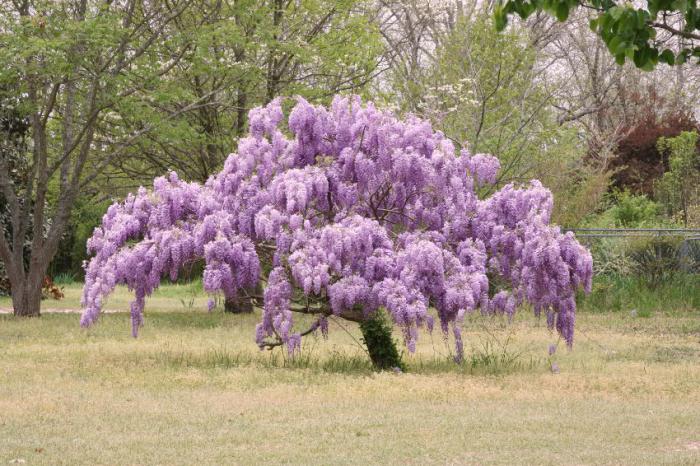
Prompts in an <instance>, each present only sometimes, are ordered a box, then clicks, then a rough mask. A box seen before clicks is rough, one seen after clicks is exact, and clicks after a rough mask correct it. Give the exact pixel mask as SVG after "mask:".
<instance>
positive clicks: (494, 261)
mask: <svg viewBox="0 0 700 466" xmlns="http://www.w3.org/2000/svg"><path fill="white" fill-rule="evenodd" d="M283 120H284V115H283V112H282V107H281V102H280V101H279V100H274V101H272V102H271V103H270V104H269V105H267V106H266V107H264V108H256V109H254V110H252V111H251V112H250V115H249V123H250V134H249V135H248V136H247V137H245V138H243V139H241V140H240V142H239V145H238V152H237V153H235V154H231V155H230V156H229V157H228V159H227V160H226V163H225V166H224V168H223V170H222V171H221V172H220V173H218V174H217V175H214V176H212V177H211V178H210V179H209V180H208V181H207V182H206V183H205V184H204V185H200V184H196V183H188V182H184V181H182V180H180V179H179V178H178V176H177V174H176V173H174V172H172V173H170V174H169V175H168V176H167V177H161V178H157V179H156V180H155V181H154V184H153V189H152V190H147V189H145V188H141V189H140V190H139V191H138V193H136V194H135V195H130V196H128V197H127V199H126V200H125V201H123V202H120V203H115V204H114V205H112V206H111V207H110V208H109V210H108V211H107V213H106V214H105V216H104V218H103V221H102V226H100V227H98V228H97V229H95V232H94V235H93V237H92V238H91V239H90V240H89V242H88V250H89V251H90V252H91V253H93V254H94V257H93V258H92V259H91V261H90V262H89V263H88V264H87V266H86V280H85V288H84V290H83V298H82V304H83V306H84V313H83V316H82V319H81V324H82V325H83V326H89V325H91V324H93V323H94V322H95V321H96V320H97V319H98V316H99V314H100V310H101V308H102V306H103V302H104V300H105V298H106V297H107V295H108V294H109V293H110V292H111V291H112V290H113V289H114V287H115V286H116V285H117V284H126V285H127V286H128V287H129V288H130V289H131V290H133V291H134V293H135V299H134V301H133V302H132V305H131V321H132V327H133V334H134V336H136V333H137V331H138V328H139V327H140V326H141V325H142V323H143V318H142V314H143V309H144V303H145V299H146V297H147V296H148V295H149V294H151V293H152V292H153V290H155V289H156V288H157V287H158V286H159V284H160V282H161V279H162V277H165V276H169V277H170V278H171V279H173V280H174V279H176V278H177V276H178V271H179V270H180V269H181V268H182V267H183V265H184V264H186V263H188V262H189V261H194V260H202V259H203V260H204V262H205V264H206V265H205V269H204V276H203V283H204V288H205V290H206V291H207V292H208V293H211V294H212V295H215V294H217V293H222V294H223V295H224V296H225V297H227V298H236V297H238V298H239V299H247V300H250V301H251V302H252V303H253V304H254V305H256V306H258V307H261V308H262V320H261V322H260V323H259V324H258V326H257V329H256V335H255V341H256V342H257V344H258V345H259V346H260V347H261V348H266V347H267V348H271V347H275V346H285V347H286V348H287V350H288V351H289V352H290V353H291V354H294V353H295V352H296V351H299V350H300V348H301V339H302V337H303V336H305V335H308V334H310V333H312V332H315V331H317V330H320V331H321V332H322V333H323V334H324V335H326V334H327V331H328V319H329V318H331V317H332V316H335V317H336V318H341V319H347V320H349V321H353V322H358V323H361V329H362V331H363V333H365V342H366V343H367V345H368V350H369V353H370V356H371V357H372V360H373V363H374V364H375V366H377V367H380V368H385V367H391V366H392V365H398V364H399V362H398V361H397V360H396V358H397V357H396V356H395V357H393V358H386V357H385V355H386V354H387V352H386V351H384V350H385V348H377V347H376V344H373V343H371V342H374V341H382V342H383V343H380V345H386V344H387V341H388V342H391V338H390V336H389V337H388V339H387V338H384V339H379V340H377V339H376V338H369V335H368V333H369V332H372V331H375V332H376V329H377V327H374V328H372V327H371V326H370V325H367V323H368V322H372V321H373V319H375V318H376V316H377V315H379V312H378V311H380V310H382V309H383V310H384V311H385V312H386V314H387V315H388V316H389V318H390V320H391V322H393V324H395V325H396V326H397V327H399V328H400V329H401V330H402V333H403V337H404V341H405V344H406V346H407V348H408V350H409V351H410V352H412V351H414V350H415V345H416V340H417V339H418V330H419V328H422V327H425V328H427V329H428V330H429V331H431V330H432V328H433V321H434V316H435V317H437V319H438V322H439V324H440V328H441V330H442V332H444V334H445V335H448V334H449V333H452V334H453V335H454V340H455V342H456V350H455V354H456V359H457V360H461V359H462V357H463V344H462V338H461V328H462V321H463V319H464V317H465V315H466V314H467V313H471V312H475V311H477V310H479V311H480V312H481V313H486V314H491V313H502V314H506V315H508V316H512V315H513V313H514V312H515V310H516V308H518V307H519V305H520V304H521V303H524V302H526V301H527V302H529V303H530V304H531V305H532V307H533V308H534V311H535V313H536V314H538V315H539V314H540V313H544V314H545V315H546V318H547V323H548V324H549V326H550V328H556V330H557V331H558V332H559V334H560V335H561V336H562V337H563V339H564V340H565V341H566V342H567V343H568V344H569V345H571V344H572V342H573V338H574V321H575V311H576V302H575V299H574V298H575V293H576V290H577V289H578V288H579V286H583V287H584V288H586V289H589V288H590V285H591V275H592V261H591V256H590V254H589V252H588V251H587V250H586V249H585V248H584V247H582V246H581V245H580V244H579V243H578V242H577V241H576V239H575V238H574V236H573V234H572V233H565V234H564V233H562V232H561V231H560V230H559V228H558V227H555V226H550V225H549V217H550V212H551V210H552V196H551V193H550V192H549V191H548V190H547V189H545V188H544V187H543V186H542V185H541V184H540V183H539V182H538V181H536V180H533V181H532V182H530V183H529V184H528V185H525V186H514V185H506V186H504V187H503V188H501V189H500V190H498V191H496V192H495V194H493V195H491V196H490V197H488V198H485V199H480V198H479V196H478V194H477V193H478V191H479V187H480V186H483V185H486V184H492V183H494V182H495V179H496V174H497V171H498V169H499V162H498V159H496V158H495V157H492V156H488V155H483V154H470V153H468V152H466V151H462V152H461V153H459V154H458V153H456V151H455V148H454V146H453V144H452V143H451V142H450V141H449V140H448V139H447V138H445V137H444V136H443V135H442V134H441V133H440V132H435V131H433V129H432V128H431V126H430V124H429V123H428V122H426V121H422V120H420V119H417V118H414V117H408V118H406V119H405V120H403V121H402V120H399V119H397V118H396V117H395V116H393V115H392V114H391V113H389V112H384V111H381V110H378V109H377V108H375V107H374V106H373V105H372V104H371V103H367V104H363V103H362V102H361V101H360V99H359V98H358V97H336V98H335V99H334V101H333V103H332V105H331V106H330V107H329V108H325V107H322V106H313V105H310V104H309V103H308V102H306V101H305V100H303V99H299V100H298V102H297V103H296V105H295V106H294V108H293V110H292V111H291V113H290V114H289V117H288V130H286V129H285V128H283V125H282V123H283ZM213 305H214V300H213V299H212V300H210V308H211V307H213ZM294 313H304V314H312V315H313V316H314V318H313V321H312V322H313V323H312V324H311V326H310V327H308V328H298V327H299V326H298V325H297V326H295V325H294ZM305 320H308V319H305ZM379 328H386V326H384V327H382V326H380V327H379ZM373 346H374V347H373ZM394 353H395V352H394ZM383 355H384V356H383Z"/></svg>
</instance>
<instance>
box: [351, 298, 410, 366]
mask: <svg viewBox="0 0 700 466" xmlns="http://www.w3.org/2000/svg"><path fill="white" fill-rule="evenodd" d="M360 330H361V331H362V341H364V343H365V345H366V346H367V352H368V353H369V358H370V359H371V360H372V365H373V366H374V368H375V369H377V370H380V371H382V370H397V369H398V370H401V371H403V370H405V366H404V363H403V361H401V355H400V354H399V351H398V349H397V348H396V342H395V341H394V338H393V337H392V334H391V325H390V324H389V323H388V322H387V320H386V317H385V315H384V313H383V312H380V311H377V313H376V314H374V316H372V317H371V318H369V319H367V320H364V321H363V322H361V323H360Z"/></svg>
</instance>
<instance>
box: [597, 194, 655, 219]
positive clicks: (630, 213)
mask: <svg viewBox="0 0 700 466" xmlns="http://www.w3.org/2000/svg"><path fill="white" fill-rule="evenodd" d="M612 197H613V202H614V203H613V205H612V206H611V207H610V208H609V209H608V210H607V211H606V212H604V213H603V217H608V218H610V219H611V220H612V222H613V224H614V226H615V227H620V228H643V227H652V226H655V225H658V224H659V206H658V204H657V203H656V202H654V201H652V200H651V199H649V198H648V197H647V196H646V195H643V194H641V195H636V194H632V193H630V192H629V191H626V190H625V191H618V192H615V193H613V195H612Z"/></svg>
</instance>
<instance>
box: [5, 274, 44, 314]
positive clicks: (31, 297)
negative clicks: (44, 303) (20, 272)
mask: <svg viewBox="0 0 700 466" xmlns="http://www.w3.org/2000/svg"><path fill="white" fill-rule="evenodd" d="M12 308H13V312H14V315H16V316H18V317H39V315H41V281H38V282H37V281H35V280H29V279H28V278H27V279H25V280H22V282H20V283H19V286H14V285H13V286H12Z"/></svg>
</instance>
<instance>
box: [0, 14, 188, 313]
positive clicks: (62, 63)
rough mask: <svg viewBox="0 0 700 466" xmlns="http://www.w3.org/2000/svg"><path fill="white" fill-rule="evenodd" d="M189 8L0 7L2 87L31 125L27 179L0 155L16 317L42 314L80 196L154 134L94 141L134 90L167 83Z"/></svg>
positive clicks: (3, 249)
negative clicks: (173, 29) (44, 288)
mask: <svg viewBox="0 0 700 466" xmlns="http://www.w3.org/2000/svg"><path fill="white" fill-rule="evenodd" d="M188 5H189V2H188V1H175V2H168V3H165V2H136V1H134V2H131V1H127V2H119V3H116V2H115V3H112V2H93V1H90V2H89V1H87V0H83V1H77V2H40V1H38V2H29V1H21V2H12V3H10V2H2V4H0V10H1V11H0V31H1V32H0V45H1V46H0V63H2V67H1V69H0V85H2V86H3V88H4V89H8V86H9V88H10V89H12V92H13V93H14V95H15V96H16V97H18V98H19V99H20V102H19V109H20V111H21V114H22V116H23V117H24V118H26V119H27V120H28V123H29V134H28V142H27V148H26V149H27V150H26V152H25V153H23V154H21V156H20V160H21V161H22V163H26V167H27V169H26V177H23V178H22V179H20V180H17V179H16V178H15V179H13V178H12V177H11V176H10V173H11V172H12V167H11V160H10V159H9V158H8V157H7V156H6V155H5V153H3V154H2V158H0V189H1V190H2V194H3V196H4V198H5V202H6V203H7V206H8V211H9V217H10V223H11V227H12V228H11V238H8V237H7V235H0V259H2V261H3V262H4V264H5V267H6V269H7V272H8V276H9V279H10V282H11V285H12V302H13V307H14V312H15V314H16V315H29V316H31V315H39V308H40V299H41V284H42V280H43V278H44V274H45V272H46V269H47V267H48V265H49V262H50V261H51V259H52V257H53V256H54V255H55V253H56V250H57V248H58V244H59V242H60V239H61V237H62V235H63V232H64V231H65V228H66V225H67V224H68V220H69V217H70V214H71V209H72V207H73V205H74V203H75V201H76V199H77V197H78V195H79V194H80V193H81V191H82V190H84V189H85V188H86V187H87V186H90V184H91V183H93V182H94V181H96V180H97V179H99V177H100V174H101V172H102V170H104V168H105V167H106V166H108V165H109V164H110V163H111V162H112V161H113V160H114V159H116V158H117V157H118V156H119V155H120V153H121V152H122V151H123V150H124V148H125V147H128V145H129V144H130V143H131V142H132V141H133V140H135V139H137V138H138V137H140V136H141V135H142V134H144V133H146V132H148V131H149V130H151V129H152V126H145V127H143V128H140V129H139V130H137V131H133V132H129V133H123V134H119V135H118V138H116V139H115V140H114V141H113V144H111V145H109V146H105V145H104V144H103V141H102V140H100V139H99V138H97V137H96V135H97V134H99V132H100V129H102V128H105V127H109V126H111V125H112V124H113V121H114V120H115V119H116V118H117V115H118V114H119V109H121V108H124V107H125V106H130V105H132V106H133V105H135V103H134V102H135V101H139V100H140V99H141V97H140V96H138V94H139V92H141V91H143V90H144V89H150V90H151V91H152V92H155V93H157V90H158V89H159V85H160V83H163V82H167V76H168V74H169V73H170V72H171V71H172V69H173V68H174V67H175V66H176V64H177V63H178V62H179V60H180V59H181V58H182V56H183V55H184V53H185V52H186V50H188V49H189V44H188V43H187V41H185V40H183V38H182V37H166V36H165V35H164V34H163V33H164V31H165V30H166V29H167V27H168V26H169V25H170V24H171V23H172V22H173V21H174V19H175V18H177V17H179V16H180V15H182V13H183V11H184V10H185V8H187V6H188ZM198 103H199V102H198ZM195 105H196V104H195ZM185 110H187V108H183V109H181V111H185ZM45 224H48V228H47V230H46V231H44V225H45ZM27 238H29V239H30V241H29V244H27V243H26V239H27ZM25 256H28V258H29V259H28V261H25V260H24V257H25Z"/></svg>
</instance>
